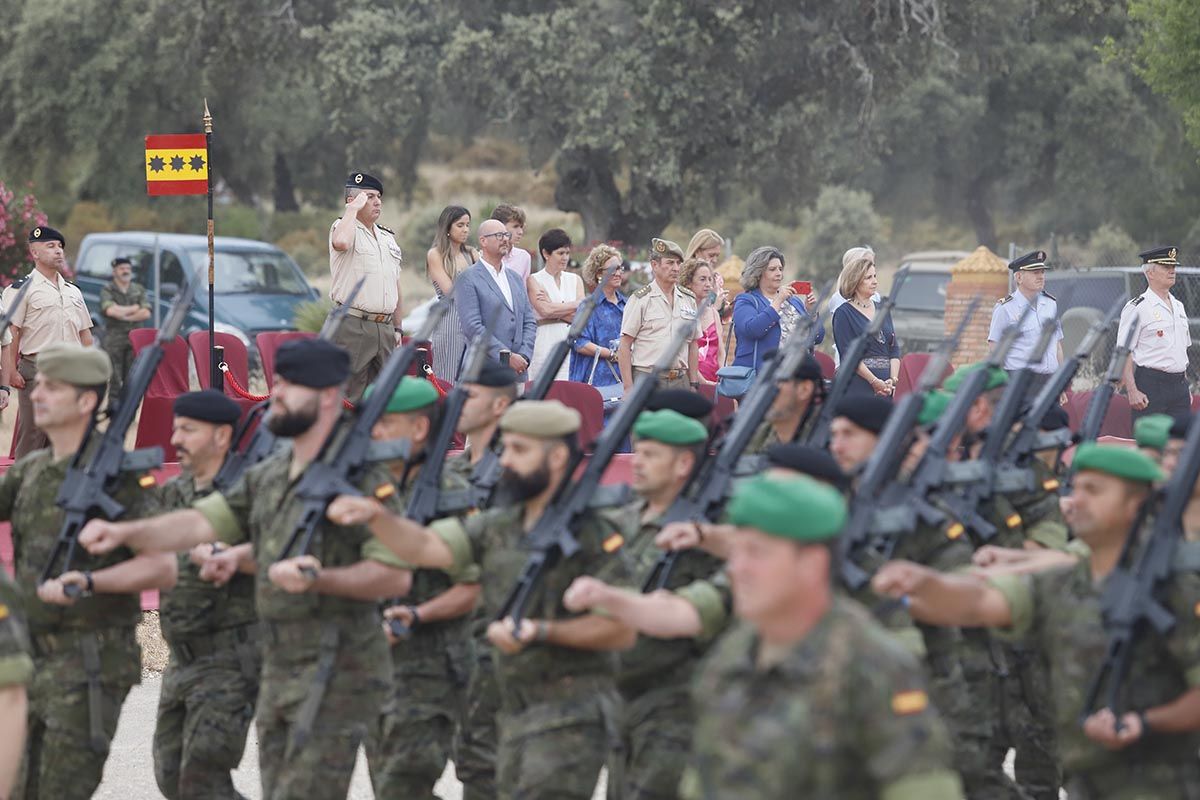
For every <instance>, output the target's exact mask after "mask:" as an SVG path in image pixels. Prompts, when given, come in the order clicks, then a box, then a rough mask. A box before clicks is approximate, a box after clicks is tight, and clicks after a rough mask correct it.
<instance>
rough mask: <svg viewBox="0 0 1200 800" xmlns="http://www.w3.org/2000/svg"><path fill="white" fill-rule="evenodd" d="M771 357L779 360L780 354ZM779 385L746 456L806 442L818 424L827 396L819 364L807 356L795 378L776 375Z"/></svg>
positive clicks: (799, 366)
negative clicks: (779, 446) (822, 405)
mask: <svg viewBox="0 0 1200 800" xmlns="http://www.w3.org/2000/svg"><path fill="white" fill-rule="evenodd" d="M772 357H774V358H778V357H779V353H778V352H776V353H775V354H774V356H772ZM776 382H777V383H778V384H779V394H777V395H775V400H774V401H773V402H772V403H771V408H770V409H769V410H768V411H767V413H766V417H765V418H764V420H763V422H762V424H761V425H760V426H759V428H758V430H757V431H755V433H754V438H753V439H751V440H750V444H749V445H747V446H746V454H747V455H753V454H756V453H762V452H763V451H764V450H766V449H767V448H768V447H770V446H771V445H773V444H780V443H783V444H787V443H788V442H793V441H800V440H803V439H804V438H805V437H806V436H807V435H808V433H809V431H810V430H811V428H812V425H813V423H815V422H816V419H817V416H818V413H819V409H820V404H821V401H822V400H823V398H824V396H825V379H824V377H823V376H822V375H821V365H820V364H818V363H817V360H816V359H815V358H813V357H812V356H811V355H806V356H805V357H804V359H803V360H802V361H801V362H800V364H799V365H798V366H797V367H796V371H795V372H794V373H793V374H791V375H776Z"/></svg>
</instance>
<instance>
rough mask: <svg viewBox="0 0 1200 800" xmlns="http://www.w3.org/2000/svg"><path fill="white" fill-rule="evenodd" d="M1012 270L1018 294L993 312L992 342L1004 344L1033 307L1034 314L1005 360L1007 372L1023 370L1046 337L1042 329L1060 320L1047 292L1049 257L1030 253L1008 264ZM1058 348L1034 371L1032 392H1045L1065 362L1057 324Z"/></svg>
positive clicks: (1056, 343)
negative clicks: (1044, 385) (1008, 333)
mask: <svg viewBox="0 0 1200 800" xmlns="http://www.w3.org/2000/svg"><path fill="white" fill-rule="evenodd" d="M1008 269H1009V271H1010V272H1012V274H1013V280H1014V281H1016V284H1017V290H1016V291H1015V292H1013V293H1012V294H1010V295H1009V296H1008V297H1005V298H1004V299H1003V300H1001V301H1000V302H998V303H996V307H995V308H994V309H992V324H991V327H990V328H988V342H989V343H995V342H998V341H1000V339H1001V338H1002V337H1003V336H1004V332H1005V331H1006V330H1008V328H1009V327H1010V326H1012V325H1016V324H1017V322H1019V321H1020V319H1021V315H1022V314H1023V313H1024V311H1025V309H1026V308H1027V307H1029V306H1032V307H1033V313H1031V314H1030V315H1029V316H1027V317H1026V318H1025V323H1024V325H1023V326H1022V328H1021V332H1020V334H1018V335H1017V338H1016V340H1015V341H1014V342H1013V344H1012V347H1011V348H1009V351H1008V354H1007V355H1006V356H1005V358H1004V369H1005V371H1006V372H1010V373H1011V372H1015V371H1016V370H1019V369H1023V368H1024V367H1025V366H1026V365H1027V364H1028V363H1029V357H1030V356H1031V355H1033V348H1034V347H1036V346H1037V343H1038V339H1039V338H1040V337H1041V334H1042V325H1044V324H1045V323H1047V322H1049V321H1050V320H1057V319H1058V300H1056V299H1055V298H1054V297H1053V296H1052V295H1050V294H1048V293H1047V292H1046V254H1045V252H1043V251H1041V250H1035V251H1034V252H1032V253H1026V254H1025V255H1023V256H1021V257H1020V258H1015V259H1013V260H1012V261H1010V262H1008ZM1055 324H1056V327H1057V330H1056V331H1055V333H1054V340H1053V341H1054V342H1055V344H1054V346H1053V347H1047V348H1046V352H1045V353H1043V354H1042V360H1041V361H1040V362H1039V363H1038V364H1037V365H1036V366H1034V367H1033V372H1034V374H1035V376H1036V377H1035V378H1034V382H1033V384H1032V386H1033V388H1032V391H1036V390H1037V389H1039V388H1041V385H1042V383H1045V381H1046V379H1047V378H1048V377H1049V376H1050V375H1053V374H1054V371H1055V370H1057V369H1058V365H1059V364H1061V363H1062V361H1063V351H1062V338H1063V332H1062V323H1055Z"/></svg>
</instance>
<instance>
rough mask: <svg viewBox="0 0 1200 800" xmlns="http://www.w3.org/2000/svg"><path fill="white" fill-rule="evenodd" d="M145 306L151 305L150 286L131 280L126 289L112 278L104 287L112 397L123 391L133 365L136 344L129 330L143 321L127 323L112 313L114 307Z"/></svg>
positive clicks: (102, 301) (102, 302)
mask: <svg viewBox="0 0 1200 800" xmlns="http://www.w3.org/2000/svg"><path fill="white" fill-rule="evenodd" d="M114 305H117V306H141V307H142V308H145V309H149V308H150V300H149V299H148V298H147V296H146V287H145V286H142V285H141V284H140V283H137V282H130V284H129V288H128V289H127V290H125V291H124V292H122V291H121V290H120V289H118V288H117V285H116V283H115V282H114V281H109V282H108V284H106V285H105V286H104V287H102V288H101V289H100V314H101V316H103V317H104V352H106V353H108V357H109V358H110V359H112V368H113V371H112V377H111V378H109V380H108V396H109V398H110V399H114V400H115V399H116V398H117V397H119V396H120V394H121V387H122V386H123V385H124V384H125V376H127V375H128V374H129V368H130V367H132V366H133V343H132V342H130V341H129V332H130V331H131V330H133V329H134V328H137V327H140V326H141V323H140V322H126V321H125V320H121V319H114V318H112V317H110V316H108V309H109V308H111V307H112V306H114Z"/></svg>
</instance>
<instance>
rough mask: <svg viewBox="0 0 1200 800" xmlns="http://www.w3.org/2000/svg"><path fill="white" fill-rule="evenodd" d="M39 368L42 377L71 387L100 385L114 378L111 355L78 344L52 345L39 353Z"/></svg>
mask: <svg viewBox="0 0 1200 800" xmlns="http://www.w3.org/2000/svg"><path fill="white" fill-rule="evenodd" d="M37 369H38V372H39V373H41V374H42V375H45V376H46V377H47V378H50V379H52V380H56V381H62V382H63V383H69V384H71V385H72V386H101V385H103V384H107V383H108V379H109V378H110V377H112V362H111V361H110V360H109V358H108V353H105V352H104V351H103V350H97V349H96V348H94V347H83V346H82V345H78V344H52V345H50V346H49V347H43V348H42V351H41V352H40V353H38V357H37Z"/></svg>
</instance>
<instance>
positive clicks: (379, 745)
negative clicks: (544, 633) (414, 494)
mask: <svg viewBox="0 0 1200 800" xmlns="http://www.w3.org/2000/svg"><path fill="white" fill-rule="evenodd" d="M407 477H409V478H415V473H414V474H413V475H410V476H407ZM408 485H410V481H409V480H407V479H406V480H404V481H403V482H402V483H401V484H398V486H397V488H398V489H399V492H398V494H399V496H400V505H401V506H403V505H406V504H407V502H408V494H409V492H408V488H407V487H408ZM468 485H469V484H468V483H467V482H466V481H464V480H463V479H462V478H461V477H460V476H459V475H458V474H457V473H455V472H453V471H449V470H443V472H442V481H441V488H442V490H443V491H448V492H449V491H461V490H465V489H466V488H467V487H468ZM456 577H457V579H458V580H457V581H451V580H450V578H449V576H447V575H446V573H444V572H440V571H438V570H431V569H415V570H413V579H412V589H411V590H410V591H409V593H408V595H407V596H406V597H404V598H403V600H402V601H401V602H403V603H405V604H407V605H411V606H418V605H420V604H421V603H424V602H425V601H427V600H431V599H433V598H434V597H436V596H438V595H440V594H442V593H443V592H445V591H446V590H447V589H449V588H450V587H452V586H453V585H454V584H455V583H456V582H458V583H477V582H478V581H479V576H478V572H477V570H476V571H466V572H464V573H463V574H460V575H458V576H456ZM469 623H470V615H469V614H468V615H467V616H464V617H461V618H459V619H451V620H443V621H439V622H428V623H426V622H421V623H420V624H418V625H416V627H414V628H413V629H412V632H411V634H410V635H409V636H408V638H406V639H403V640H401V641H400V642H398V643H397V644H394V645H392V647H391V665H392V682H391V692H390V693H389V697H388V701H387V704H386V705H385V706H384V707H383V710H382V713H380V714H379V717H378V720H377V721H376V723H375V725H374V726H373V727H372V728H371V730H370V732H369V733H368V735H367V743H366V744H367V764H368V766H369V767H370V770H371V783H372V785H373V786H374V789H375V794H376V796H378V797H405V798H410V797H411V798H418V797H433V786H434V784H435V783H437V781H438V778H440V777H441V776H442V772H443V771H444V770H445V768H446V761H447V760H449V759H450V758H451V754H452V747H453V741H454V731H455V728H456V727H457V726H458V723H459V720H460V719H461V717H462V704H463V696H464V693H465V691H466V688H467V680H468V676H469V673H470V661H471V641H470V631H469V629H468V628H469ZM456 766H457V765H456Z"/></svg>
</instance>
